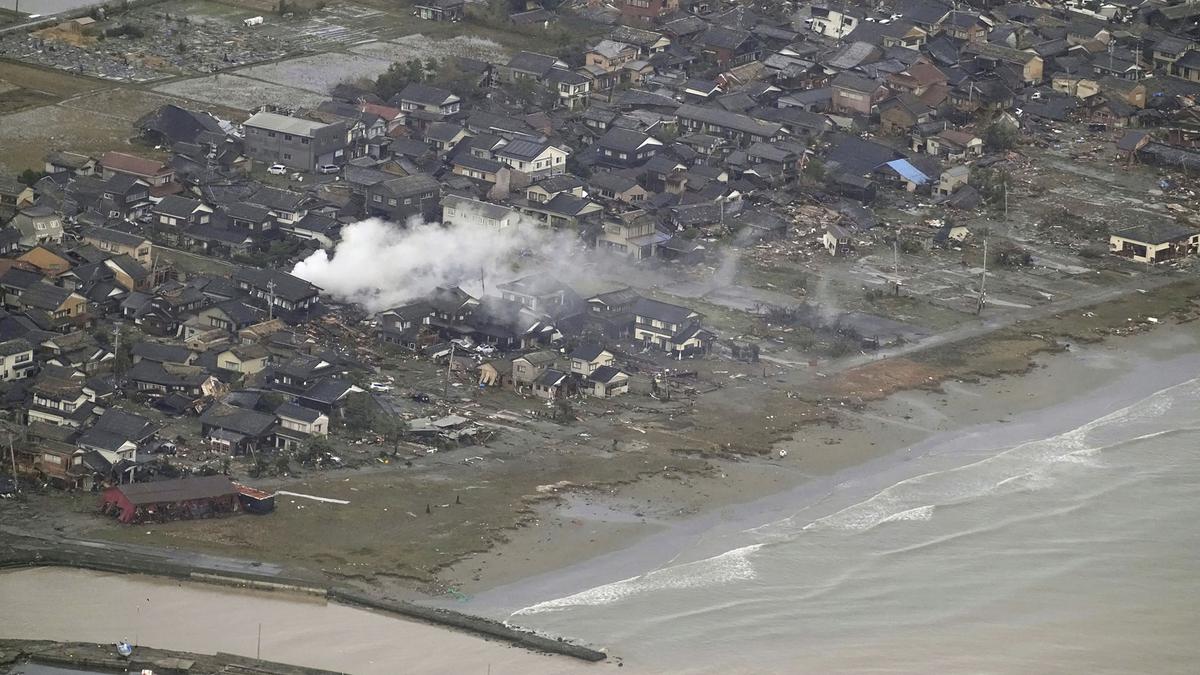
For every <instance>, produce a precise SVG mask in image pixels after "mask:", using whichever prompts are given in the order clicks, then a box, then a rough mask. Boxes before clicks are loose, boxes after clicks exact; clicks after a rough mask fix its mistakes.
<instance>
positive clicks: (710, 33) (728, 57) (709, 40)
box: [695, 25, 759, 68]
mask: <svg viewBox="0 0 1200 675" xmlns="http://www.w3.org/2000/svg"><path fill="white" fill-rule="evenodd" d="M695 44H696V45H697V46H698V47H699V48H700V54H701V56H702V57H703V58H705V59H708V60H709V61H711V62H712V63H714V64H716V65H717V66H718V67H719V68H732V67H735V66H739V65H742V64H744V63H749V62H750V61H754V60H755V59H757V58H758V54H759V48H758V40H757V39H756V38H755V37H754V34H753V33H751V32H750V31H748V30H742V29H740V28H731V27H728V26H718V25H714V26H710V27H709V28H708V30H706V31H704V32H703V33H701V34H700V35H699V36H697V37H696V41H695Z"/></svg>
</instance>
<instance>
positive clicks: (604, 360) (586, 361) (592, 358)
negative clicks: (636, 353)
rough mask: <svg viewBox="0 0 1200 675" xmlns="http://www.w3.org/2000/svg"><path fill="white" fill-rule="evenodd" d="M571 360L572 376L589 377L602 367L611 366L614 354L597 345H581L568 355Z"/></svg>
mask: <svg viewBox="0 0 1200 675" xmlns="http://www.w3.org/2000/svg"><path fill="white" fill-rule="evenodd" d="M567 358H569V359H570V360H571V374H572V375H578V376H580V377H587V376H589V375H591V374H592V373H594V372H595V371H596V369H597V368H600V367H601V366H611V365H613V361H614V360H615V359H614V357H613V353H612V352H610V351H608V350H607V349H605V348H603V347H601V346H600V345H598V344H595V343H585V344H581V345H579V346H578V347H576V348H575V349H573V350H571V353H570V354H568V355H567Z"/></svg>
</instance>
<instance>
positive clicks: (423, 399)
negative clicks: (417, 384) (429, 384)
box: [412, 391, 433, 403]
mask: <svg viewBox="0 0 1200 675" xmlns="http://www.w3.org/2000/svg"><path fill="white" fill-rule="evenodd" d="M412 400H414V401H416V402H417V403H430V402H432V401H433V399H432V398H429V394H426V393H425V392H423V391H418V392H416V393H414V394H413V395H412Z"/></svg>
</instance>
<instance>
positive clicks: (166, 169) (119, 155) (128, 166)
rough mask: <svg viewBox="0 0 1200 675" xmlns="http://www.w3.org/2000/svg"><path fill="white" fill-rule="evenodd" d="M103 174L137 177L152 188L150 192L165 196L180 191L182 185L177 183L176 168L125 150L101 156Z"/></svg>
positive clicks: (105, 177)
mask: <svg viewBox="0 0 1200 675" xmlns="http://www.w3.org/2000/svg"><path fill="white" fill-rule="evenodd" d="M100 171H101V176H102V177H103V178H104V179H105V180H107V179H109V178H112V177H113V176H117V175H123V176H129V177H131V178H136V179H137V180H140V181H142V182H143V183H145V184H146V185H148V186H149V188H150V194H152V195H155V196H163V195H167V194H172V193H174V192H178V191H179V189H180V186H179V185H178V184H177V183H175V170H174V169H172V168H171V167H170V166H168V165H167V164H166V163H165V162H160V161H157V160H153V159H145V158H143V157H138V156H136V155H130V154H128V153H124V152H116V151H109V152H106V153H104V156H103V157H101V158H100Z"/></svg>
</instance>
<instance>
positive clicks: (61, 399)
mask: <svg viewBox="0 0 1200 675" xmlns="http://www.w3.org/2000/svg"><path fill="white" fill-rule="evenodd" d="M49 370H50V369H46V370H44V371H43V372H42V373H41V374H40V375H39V376H38V377H37V379H36V380H35V381H34V383H33V386H32V387H30V392H31V393H32V395H33V398H32V405H30V406H29V408H27V409H26V418H27V421H28V423H29V424H33V423H35V422H45V423H47V424H52V425H54V426H59V427H74V428H79V427H82V426H85V425H86V424H87V423H88V422H90V421H91V420H92V418H93V417H94V416H95V414H96V405H95V403H94V401H93V400H92V399H91V397H89V395H88V393H87V392H86V391H85V388H84V383H83V380H82V378H75V377H71V376H70V375H68V374H66V373H64V372H61V371H63V370H64V369H54V370H55V371H58V372H54V373H51V372H47V371H49Z"/></svg>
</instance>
